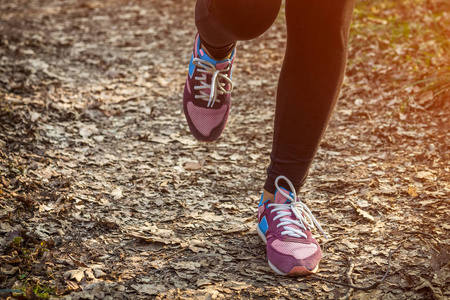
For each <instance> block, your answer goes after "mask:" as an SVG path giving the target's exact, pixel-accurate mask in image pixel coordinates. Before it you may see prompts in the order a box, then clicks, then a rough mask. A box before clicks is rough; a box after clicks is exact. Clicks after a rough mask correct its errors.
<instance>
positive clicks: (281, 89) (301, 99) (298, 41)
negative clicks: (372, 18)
mask: <svg viewBox="0 0 450 300" xmlns="http://www.w3.org/2000/svg"><path fill="white" fill-rule="evenodd" d="M354 1H355V0H286V24H287V47H286V55H285V58H284V62H283V67H282V69H281V74H280V79H279V82H278V90H277V102H276V111H275V128H274V137H273V146H272V153H271V155H270V158H271V163H270V165H269V167H268V169H267V180H266V183H265V185H264V188H265V189H266V190H267V191H269V192H270V193H274V192H275V185H274V182H275V178H277V177H278V176H279V175H284V176H286V177H287V178H289V179H290V180H291V181H292V183H293V184H294V186H295V188H296V189H297V190H298V189H300V187H301V186H302V184H303V182H304V181H305V179H306V176H307V174H308V169H309V166H310V164H311V162H312V160H313V158H314V155H315V153H316V151H317V147H318V146H319V143H320V140H321V138H322V136H323V134H324V132H325V129H326V127H327V124H328V120H329V118H330V115H331V112H332V110H333V107H334V105H335V103H336V100H337V98H338V95H339V90H340V87H341V84H342V80H343V77H344V71H345V64H346V61H347V42H348V32H349V27H350V20H351V15H352V11H353V7H354ZM280 4H281V0H197V5H196V10H195V19H196V25H197V28H198V31H199V33H200V38H201V41H202V43H203V45H204V46H205V47H206V48H207V50H208V51H209V52H210V53H211V54H212V55H213V56H216V55H217V57H221V56H222V57H223V56H224V55H226V54H227V52H229V51H230V49H232V48H233V47H234V45H235V43H236V41H239V40H249V39H253V38H255V37H258V36H259V35H261V34H262V33H263V32H265V31H266V30H267V29H268V28H269V27H270V26H271V24H272V23H273V21H274V20H275V18H276V16H277V14H278V11H279V8H280ZM280 183H281V182H280ZM281 184H282V183H281Z"/></svg>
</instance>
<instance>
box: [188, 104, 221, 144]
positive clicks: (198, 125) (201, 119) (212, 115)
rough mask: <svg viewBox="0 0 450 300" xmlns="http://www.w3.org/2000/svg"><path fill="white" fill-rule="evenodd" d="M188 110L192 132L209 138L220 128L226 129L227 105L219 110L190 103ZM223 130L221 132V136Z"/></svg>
mask: <svg viewBox="0 0 450 300" xmlns="http://www.w3.org/2000/svg"><path fill="white" fill-rule="evenodd" d="M186 109H187V114H186V115H187V117H188V119H189V120H190V122H189V125H190V126H189V127H190V128H191V131H193V129H194V130H195V131H197V132H198V133H200V134H201V135H202V136H203V137H209V136H210V135H211V134H212V133H213V131H215V130H216V129H217V128H218V127H224V123H225V122H226V119H227V116H228V106H227V105H222V106H221V107H220V108H218V109H212V108H204V107H198V106H195V105H194V103H192V102H189V103H187V105H186ZM221 125H222V126H221ZM222 130H223V128H222ZM222 130H219V131H220V132H219V134H220V133H221V132H222ZM193 133H194V132H193Z"/></svg>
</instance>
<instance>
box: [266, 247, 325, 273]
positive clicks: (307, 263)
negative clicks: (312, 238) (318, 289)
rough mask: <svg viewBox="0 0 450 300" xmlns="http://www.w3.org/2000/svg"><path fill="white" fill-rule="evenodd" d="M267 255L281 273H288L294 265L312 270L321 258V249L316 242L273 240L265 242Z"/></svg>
mask: <svg viewBox="0 0 450 300" xmlns="http://www.w3.org/2000/svg"><path fill="white" fill-rule="evenodd" d="M267 257H268V259H269V261H270V262H271V263H272V264H273V265H274V266H275V267H276V268H277V269H279V270H280V271H281V272H283V273H286V274H287V273H290V272H291V270H293V269H294V268H296V267H305V268H306V269H308V270H309V271H311V272H312V271H313V270H314V269H316V267H317V265H318V264H319V262H320V259H321V258H322V251H321V249H320V247H319V245H317V244H316V243H300V242H290V241H281V240H274V241H272V242H271V243H268V244H267Z"/></svg>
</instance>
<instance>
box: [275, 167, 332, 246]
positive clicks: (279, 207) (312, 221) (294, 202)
mask: <svg viewBox="0 0 450 300" xmlns="http://www.w3.org/2000/svg"><path fill="white" fill-rule="evenodd" d="M280 179H284V180H285V181H286V182H287V184H288V185H289V187H290V188H291V191H292V194H293V195H294V197H291V196H290V194H287V193H286V192H285V191H284V190H283V189H281V188H280V187H279V186H278V181H279V180H280ZM275 186H276V188H277V190H278V192H280V193H281V194H282V195H283V196H284V197H286V198H287V199H289V200H291V203H288V204H277V203H270V204H268V207H274V208H273V210H272V211H274V212H277V216H276V217H275V218H273V219H274V220H277V219H281V222H280V223H279V224H278V225H277V227H280V226H283V228H284V231H283V232H282V233H281V234H282V235H289V236H292V237H298V238H302V237H303V238H307V236H306V234H305V233H304V232H303V231H302V230H300V229H296V228H292V227H289V226H288V225H295V226H298V227H300V228H302V229H303V230H307V227H309V228H315V226H317V228H318V229H319V231H320V232H321V233H322V234H323V235H324V236H325V238H326V239H328V237H327V235H326V234H325V232H324V231H323V229H322V227H321V226H320V224H319V222H317V220H316V218H314V216H313V215H312V212H311V211H310V210H309V208H308V207H307V206H306V204H305V203H303V202H302V201H301V200H300V198H298V197H297V193H296V192H295V189H294V186H293V185H292V183H291V181H290V180H289V179H287V178H286V177H285V176H278V177H277V179H276V180H275ZM289 210H290V211H289ZM292 213H294V215H295V217H296V220H292V219H288V218H284V217H287V216H291V215H292ZM314 225H315V226H314Z"/></svg>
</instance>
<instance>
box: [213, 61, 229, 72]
mask: <svg viewBox="0 0 450 300" xmlns="http://www.w3.org/2000/svg"><path fill="white" fill-rule="evenodd" d="M229 64H230V60H228V59H227V60H223V61H221V62H218V63H217V64H216V69H217V70H223V69H225V68H227V67H228V65H229Z"/></svg>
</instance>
